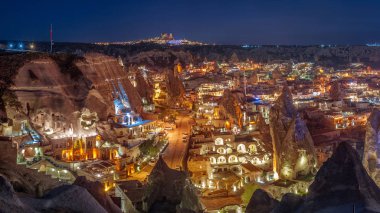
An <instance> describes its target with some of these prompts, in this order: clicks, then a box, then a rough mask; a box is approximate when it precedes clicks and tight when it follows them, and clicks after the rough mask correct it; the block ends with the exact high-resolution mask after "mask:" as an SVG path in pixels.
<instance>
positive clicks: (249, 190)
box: [241, 183, 259, 205]
mask: <svg viewBox="0 0 380 213" xmlns="http://www.w3.org/2000/svg"><path fill="white" fill-rule="evenodd" d="M258 188H259V186H258V185H256V184H254V183H252V184H249V185H246V186H245V187H244V192H243V194H242V195H241V200H242V201H243V203H244V204H245V205H247V204H248V203H249V200H251V197H252V195H253V193H254V192H255V191H256V189H258Z"/></svg>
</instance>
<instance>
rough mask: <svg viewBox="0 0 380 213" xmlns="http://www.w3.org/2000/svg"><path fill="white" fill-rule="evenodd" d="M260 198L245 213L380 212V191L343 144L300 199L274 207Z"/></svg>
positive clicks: (292, 198)
mask: <svg viewBox="0 0 380 213" xmlns="http://www.w3.org/2000/svg"><path fill="white" fill-rule="evenodd" d="M255 193H256V192H255ZM260 194H261V195H260V196H253V197H252V198H251V201H250V203H252V205H248V207H249V208H248V207H247V212H252V209H253V210H257V211H255V212H259V213H260V212H275V213H285V212H296V213H301V212H379V211H380V189H379V188H378V187H377V185H376V184H375V182H374V181H373V180H372V179H371V177H370V176H369V175H368V174H367V172H366V170H365V169H364V167H363V165H362V163H361V160H360V157H359V155H358V153H357V152H356V151H355V150H354V149H353V148H352V147H351V145H349V144H348V143H345V142H343V143H341V144H339V146H338V147H337V149H336V150H335V152H334V154H333V155H332V156H331V158H329V159H328V160H327V161H326V162H325V163H324V164H323V165H322V167H321V168H320V170H319V171H318V173H317V175H316V177H315V180H314V182H313V183H312V184H311V185H310V187H309V189H308V193H307V194H306V195H304V196H303V197H301V196H298V195H294V194H286V195H284V196H283V198H282V200H281V202H280V203H278V204H275V203H276V202H275V201H273V200H272V199H270V198H268V196H269V195H268V194H266V192H260ZM258 197H261V198H262V197H264V198H265V199H261V200H260V199H259V198H258ZM255 201H256V202H255Z"/></svg>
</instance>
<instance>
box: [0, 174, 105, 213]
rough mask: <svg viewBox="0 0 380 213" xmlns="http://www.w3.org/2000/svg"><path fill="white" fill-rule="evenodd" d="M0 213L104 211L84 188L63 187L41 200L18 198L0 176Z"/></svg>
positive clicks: (97, 212)
mask: <svg viewBox="0 0 380 213" xmlns="http://www.w3.org/2000/svg"><path fill="white" fill-rule="evenodd" d="M0 212H4V213H14V212H16V213H24V212H25V213H29V212H32V213H33V212H96V213H106V212H110V211H106V210H105V209H104V208H103V207H102V206H101V205H100V204H99V203H98V202H97V201H96V200H95V199H94V198H93V197H92V196H91V194H90V193H89V192H88V191H87V190H86V189H84V188H82V187H79V186H75V185H63V186H59V187H57V188H55V189H53V190H51V191H50V192H49V193H48V194H46V195H45V196H43V197H42V198H33V197H29V196H22V197H19V196H18V195H17V193H16V192H15V191H14V189H13V187H12V184H11V183H10V182H9V181H8V179H7V178H5V177H4V176H2V175H0Z"/></svg>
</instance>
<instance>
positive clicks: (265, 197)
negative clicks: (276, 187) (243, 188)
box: [246, 189, 279, 213]
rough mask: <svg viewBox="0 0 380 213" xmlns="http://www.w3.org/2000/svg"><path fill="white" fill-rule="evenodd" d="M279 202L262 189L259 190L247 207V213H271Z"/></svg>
mask: <svg viewBox="0 0 380 213" xmlns="http://www.w3.org/2000/svg"><path fill="white" fill-rule="evenodd" d="M278 204H279V202H278V201H277V200H276V199H274V198H272V197H271V196H270V195H269V194H268V193H267V192H265V191H264V190H262V189H257V190H256V191H255V192H254V193H253V195H252V198H251V199H250V200H249V203H248V205H247V209H246V213H265V212H271V211H272V210H273V209H274V208H276V207H277V206H278Z"/></svg>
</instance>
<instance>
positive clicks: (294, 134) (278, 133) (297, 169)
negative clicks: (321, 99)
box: [269, 86, 317, 179]
mask: <svg viewBox="0 0 380 213" xmlns="http://www.w3.org/2000/svg"><path fill="white" fill-rule="evenodd" d="M292 100H293V98H292V94H291V92H290V90H289V89H288V87H286V86H285V87H284V89H283V91H282V94H281V95H280V96H279V97H278V99H277V101H276V103H275V104H274V106H273V107H272V108H271V110H270V114H269V126H270V133H271V136H272V143H273V150H274V159H273V168H274V170H275V171H276V172H277V173H278V174H279V176H280V177H281V178H283V179H294V178H296V177H297V176H298V175H306V174H308V173H309V172H311V171H312V170H313V169H314V167H315V166H316V162H317V161H316V155H315V150H314V143H313V139H312V138H311V135H310V132H309V130H308V128H307V126H306V124H305V122H304V121H303V119H302V118H301V117H300V116H299V114H298V112H297V110H296V109H295V107H294V105H293V102H292Z"/></svg>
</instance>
